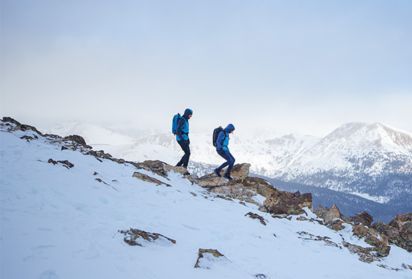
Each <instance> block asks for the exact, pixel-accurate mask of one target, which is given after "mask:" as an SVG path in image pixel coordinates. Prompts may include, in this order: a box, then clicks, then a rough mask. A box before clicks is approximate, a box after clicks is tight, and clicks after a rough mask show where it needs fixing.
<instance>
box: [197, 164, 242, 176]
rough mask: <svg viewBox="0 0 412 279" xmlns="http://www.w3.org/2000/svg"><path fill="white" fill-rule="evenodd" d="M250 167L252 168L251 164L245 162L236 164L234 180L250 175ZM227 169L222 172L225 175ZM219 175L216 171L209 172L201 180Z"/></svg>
mask: <svg viewBox="0 0 412 279" xmlns="http://www.w3.org/2000/svg"><path fill="white" fill-rule="evenodd" d="M249 169H250V164H247V163H243V164H236V165H234V166H233V169H232V172H231V174H230V175H231V176H232V178H233V179H234V180H244V179H245V178H247V177H248V176H249ZM225 171H226V170H225V169H223V170H222V171H221V172H220V174H221V175H222V176H223V175H224V173H225ZM216 177H217V176H216V175H215V174H214V173H211V174H207V175H205V176H203V177H201V178H199V180H211V179H212V178H216Z"/></svg>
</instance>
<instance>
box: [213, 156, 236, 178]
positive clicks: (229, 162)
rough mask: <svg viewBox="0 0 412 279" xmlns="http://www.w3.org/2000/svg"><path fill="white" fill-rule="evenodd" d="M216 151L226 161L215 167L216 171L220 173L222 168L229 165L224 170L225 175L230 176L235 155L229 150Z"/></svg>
mask: <svg viewBox="0 0 412 279" xmlns="http://www.w3.org/2000/svg"><path fill="white" fill-rule="evenodd" d="M217 153H218V154H219V155H220V156H222V157H223V158H224V159H225V160H226V162H224V163H223V164H222V165H221V166H220V167H218V168H217V171H218V172H219V173H220V171H221V170H222V169H223V168H225V167H227V166H229V167H228V168H227V170H226V174H225V175H227V176H230V172H231V171H232V169H233V165H234V164H235V157H233V155H232V154H230V152H229V150H217Z"/></svg>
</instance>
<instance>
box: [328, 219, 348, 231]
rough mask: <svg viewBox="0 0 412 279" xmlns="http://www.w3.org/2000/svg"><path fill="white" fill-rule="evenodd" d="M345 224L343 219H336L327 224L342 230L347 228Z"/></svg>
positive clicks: (336, 229) (333, 228) (334, 228)
mask: <svg viewBox="0 0 412 279" xmlns="http://www.w3.org/2000/svg"><path fill="white" fill-rule="evenodd" d="M343 224H344V222H343V221H342V220H340V219H335V220H333V221H332V222H331V223H330V224H328V225H327V226H328V227H329V228H331V229H332V230H335V231H340V230H343V229H344V228H345V227H344V225H343Z"/></svg>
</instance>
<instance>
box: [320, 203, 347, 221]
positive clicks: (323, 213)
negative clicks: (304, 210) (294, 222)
mask: <svg viewBox="0 0 412 279" xmlns="http://www.w3.org/2000/svg"><path fill="white" fill-rule="evenodd" d="M314 212H315V214H316V215H317V216H318V217H319V218H321V219H323V221H324V222H325V223H326V224H327V225H330V224H332V223H333V221H334V220H336V219H341V218H342V214H341V213H340V210H339V208H338V207H337V206H336V205H335V204H334V205H332V207H331V208H326V207H322V206H320V207H319V208H317V209H316V210H315V211H314Z"/></svg>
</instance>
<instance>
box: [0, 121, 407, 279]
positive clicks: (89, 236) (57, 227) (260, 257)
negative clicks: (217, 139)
mask: <svg viewBox="0 0 412 279" xmlns="http://www.w3.org/2000/svg"><path fill="white" fill-rule="evenodd" d="M3 124H4V123H1V126H0V173H1V176H0V201H1V202H0V214H1V215H0V228H1V237H0V247H1V249H0V267H1V269H0V272H1V278H7V279H13V278H16V279H17V278H159V279H160V278H225V279H230V278H236V279H239V278H377V279H379V278H382V279H384V278H385V279H386V278H394V279H396V278H402V279H406V278H411V276H412V272H411V270H409V269H408V268H407V266H406V264H409V265H410V264H411V263H412V255H411V253H408V252H406V251H405V250H403V249H401V248H398V247H397V246H391V252H390V255H389V256H388V257H386V258H383V259H382V261H380V262H373V263H371V264H368V263H364V262H361V261H359V260H358V256H357V255H355V254H351V253H350V252H349V251H348V250H347V249H345V248H342V242H343V239H345V240H346V241H348V242H351V243H353V244H358V245H362V246H364V247H368V246H369V245H368V244H366V243H365V242H364V241H363V240H360V239H358V238H357V237H355V236H353V235H352V232H351V226H350V225H348V224H347V225H346V227H345V229H344V230H343V231H340V232H335V231H333V230H331V229H329V228H327V227H325V226H323V225H320V224H318V223H317V222H309V221H298V220H297V217H296V216H295V217H293V218H291V220H288V219H286V218H280V219H278V218H272V217H271V215H270V214H267V213H263V212H260V211H258V209H257V207H256V205H253V204H248V203H246V204H244V205H243V204H240V203H238V202H236V201H229V200H225V199H221V198H219V197H218V196H216V195H213V194H211V193H209V192H207V191H206V190H205V189H204V188H201V187H199V186H197V185H192V184H191V183H190V182H189V181H188V180H187V179H185V178H183V177H181V176H180V175H179V174H177V173H173V172H172V173H169V175H168V178H164V177H161V176H157V175H155V174H153V173H150V172H145V173H146V174H148V175H150V176H152V177H156V178H157V179H159V180H161V181H163V182H165V183H167V184H170V185H171V187H167V186H165V185H159V186H156V185H155V184H152V183H148V182H144V181H141V180H138V179H136V178H134V177H132V174H133V172H134V171H136V168H135V167H134V166H133V165H131V164H128V163H125V164H119V163H117V162H114V161H112V160H106V159H102V160H100V159H99V160H98V159H97V158H96V157H94V156H91V155H84V154H83V153H81V152H80V151H79V150H70V149H65V148H62V147H63V143H62V142H61V141H58V140H56V139H55V138H53V137H52V136H50V137H42V136H39V135H38V134H36V133H35V132H33V131H32V130H27V131H25V132H23V131H13V132H8V131H6V130H8V129H9V128H10V126H5V125H3ZM21 137H23V138H21ZM36 137H37V139H36ZM49 159H52V160H49ZM66 160H67V161H66ZM58 161H60V162H58ZM69 163H72V164H73V165H74V166H71V165H70V164H69ZM139 171H141V172H144V171H142V170H139ZM247 212H254V213H258V214H260V215H262V216H263V217H264V218H265V219H266V221H267V225H266V226H264V225H262V224H261V223H259V222H258V221H257V220H253V219H250V218H248V217H245V214H246V213H247ZM307 214H308V217H310V218H316V216H314V215H313V213H312V212H311V211H310V210H309V209H307ZM129 228H136V229H140V230H144V231H148V232H156V233H160V234H162V235H164V236H166V237H169V238H172V239H174V240H176V243H175V244H173V243H171V242H170V241H168V240H167V239H165V238H162V237H160V239H159V240H158V241H155V242H148V241H143V242H142V245H143V246H142V247H140V246H129V245H128V244H126V243H125V241H124V235H123V234H122V233H120V232H119V230H128V229H129ZM312 236H321V237H327V239H329V240H330V242H333V243H336V244H337V246H334V245H331V243H330V242H324V241H317V240H316V239H317V238H316V237H312ZM327 243H329V245H326V244H327ZM199 248H211V249H218V250H219V251H220V252H221V253H223V254H224V256H225V258H224V260H223V259H219V258H214V257H210V256H208V257H205V258H203V259H202V260H201V261H202V262H201V264H200V266H201V267H203V268H194V265H195V263H196V259H197V256H198V254H197V253H198V249H199ZM378 265H383V266H386V268H382V267H380V266H378ZM207 268H210V269H207ZM392 269H397V270H398V271H395V270H392Z"/></svg>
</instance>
